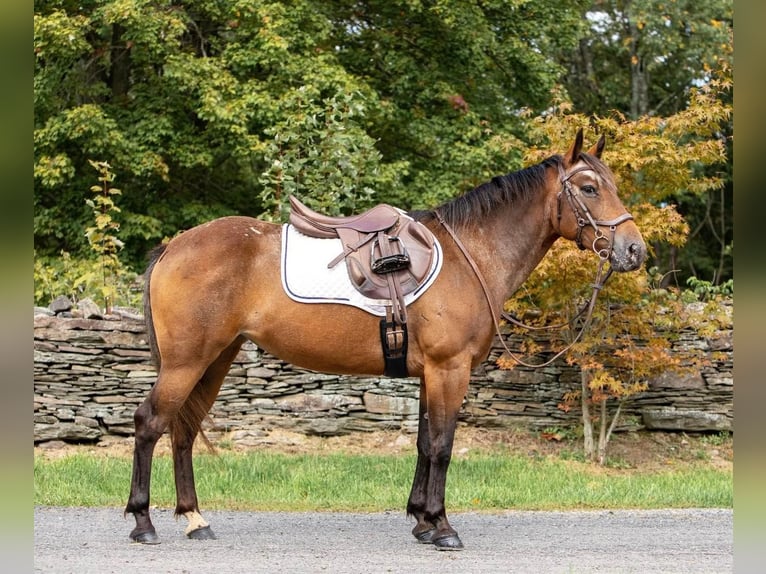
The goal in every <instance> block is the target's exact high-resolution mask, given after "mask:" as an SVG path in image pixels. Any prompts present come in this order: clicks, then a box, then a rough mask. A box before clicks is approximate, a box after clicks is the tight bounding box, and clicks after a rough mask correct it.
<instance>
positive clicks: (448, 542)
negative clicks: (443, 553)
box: [431, 534, 463, 550]
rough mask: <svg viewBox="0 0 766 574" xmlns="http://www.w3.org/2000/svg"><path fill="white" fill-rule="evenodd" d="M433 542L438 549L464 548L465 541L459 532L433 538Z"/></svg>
mask: <svg viewBox="0 0 766 574" xmlns="http://www.w3.org/2000/svg"><path fill="white" fill-rule="evenodd" d="M431 543H432V544H433V545H434V546H436V549H437V550H462V549H463V543H462V542H461V541H460V538H459V537H458V535H457V534H447V535H446V536H441V537H439V538H432V539H431Z"/></svg>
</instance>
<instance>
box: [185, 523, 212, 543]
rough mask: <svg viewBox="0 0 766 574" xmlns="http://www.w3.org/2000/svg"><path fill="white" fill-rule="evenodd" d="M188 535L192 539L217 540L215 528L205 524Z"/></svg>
mask: <svg viewBox="0 0 766 574" xmlns="http://www.w3.org/2000/svg"><path fill="white" fill-rule="evenodd" d="M186 536H188V537H189V538H191V539H192V540H216V537H215V534H214V533H213V529H212V528H210V527H209V526H203V527H202V528H197V529H196V530H192V531H191V532H189V533H188V534H187V535H186Z"/></svg>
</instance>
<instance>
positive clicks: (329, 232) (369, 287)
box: [289, 196, 436, 376]
mask: <svg viewBox="0 0 766 574" xmlns="http://www.w3.org/2000/svg"><path fill="white" fill-rule="evenodd" d="M290 206H291V211H290V219H289V222H290V224H291V225H293V226H294V227H295V229H297V230H298V231H300V232H301V233H303V234H304V235H308V236H310V237H318V238H325V239H328V238H336V237H337V238H340V240H341V244H342V245H343V251H342V252H341V253H339V254H338V256H337V257H335V258H334V259H333V260H331V261H329V262H328V264H327V266H328V267H329V268H332V267H334V266H335V265H337V264H339V263H340V262H341V261H342V260H345V262H346V270H347V272H348V275H349V278H350V279H351V283H352V284H353V285H354V287H355V288H356V289H357V291H359V292H360V293H361V294H362V295H364V296H365V297H368V298H370V299H378V300H385V301H389V302H390V313H387V320H383V321H382V323H381V340H382V343H383V350H384V355H385V356H386V364H387V374H388V371H389V368H388V367H389V359H390V358H391V356H393V357H395V358H396V356H397V353H400V355H403V358H402V357H401V356H399V359H400V364H401V363H402V361H404V360H405V359H406V344H407V343H406V323H407V307H406V305H405V303H404V296H405V295H407V294H409V293H412V292H413V291H415V290H416V289H417V288H418V287H420V286H421V285H422V284H423V283H424V282H425V281H426V280H427V279H428V277H429V275H430V273H431V271H432V263H433V258H434V257H435V249H436V247H435V245H436V239H435V238H434V236H433V234H432V233H431V231H430V230H429V229H428V228H427V227H425V226H424V225H423V224H421V223H419V222H417V221H415V220H414V219H413V218H412V217H410V216H408V215H407V214H406V213H404V212H403V211H401V210H399V209H397V208H395V207H392V206H390V205H387V204H379V205H376V206H375V207H373V208H371V209H369V210H368V211H365V212H364V213H361V214H359V215H354V216H350V217H332V216H328V215H322V214H320V213H316V212H315V211H312V210H311V209H309V208H308V207H306V206H305V205H304V204H303V203H301V202H300V201H299V200H298V199H296V198H295V197H293V196H290ZM402 349H403V351H402ZM404 369H405V371H406V365H405V367H404ZM396 376H406V374H404V375H402V374H399V375H396Z"/></svg>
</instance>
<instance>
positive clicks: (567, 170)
mask: <svg viewBox="0 0 766 574" xmlns="http://www.w3.org/2000/svg"><path fill="white" fill-rule="evenodd" d="M604 142H605V140H604V136H601V138H600V139H599V141H598V143H597V144H596V145H594V146H593V147H592V148H591V149H589V150H588V151H587V152H583V151H582V144H583V135H582V130H580V131H578V132H577V137H576V138H575V141H574V143H573V144H572V147H571V148H570V149H569V151H568V152H567V153H566V155H565V156H564V158H563V160H562V161H561V163H559V164H558V170H559V173H558V186H559V189H560V191H558V196H557V206H556V210H555V214H554V217H555V218H556V222H555V224H554V225H556V229H558V233H559V235H561V236H562V237H564V238H566V239H570V240H573V241H575V242H576V243H577V245H578V247H580V249H585V248H590V249H592V250H593V251H594V252H596V254H597V255H598V256H599V257H601V258H602V259H609V262H610V263H611V265H612V268H613V269H614V270H615V271H633V270H635V269H638V268H639V267H640V266H641V264H642V263H643V262H644V259H645V258H646V244H645V243H644V240H643V238H642V237H641V232H639V230H638V227H636V224H635V223H634V222H633V216H631V215H630V213H628V212H627V210H626V209H625V206H624V205H623V204H622V202H621V201H620V198H619V197H618V196H617V185H616V184H615V182H614V175H613V174H612V172H611V170H610V169H609V168H608V167H606V165H605V164H604V163H603V162H602V161H601V153H602V152H603V151H604Z"/></svg>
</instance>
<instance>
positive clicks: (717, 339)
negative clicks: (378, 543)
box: [34, 309, 734, 444]
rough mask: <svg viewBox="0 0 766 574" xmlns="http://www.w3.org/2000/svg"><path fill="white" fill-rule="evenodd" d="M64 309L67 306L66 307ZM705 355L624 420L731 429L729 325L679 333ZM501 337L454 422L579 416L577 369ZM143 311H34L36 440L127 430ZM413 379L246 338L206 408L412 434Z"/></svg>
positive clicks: (244, 428)
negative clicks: (516, 361) (282, 354)
mask: <svg viewBox="0 0 766 574" xmlns="http://www.w3.org/2000/svg"><path fill="white" fill-rule="evenodd" d="M67 315H70V316H67ZM688 347H693V348H696V349H700V350H702V351H704V352H705V353H706V354H708V360H707V361H705V363H706V364H705V366H703V367H702V368H701V369H700V370H698V371H695V372H692V373H684V374H676V373H672V372H668V373H665V374H664V375H662V376H659V377H656V378H655V379H653V380H651V381H650V383H649V390H648V391H646V392H644V393H641V394H640V395H637V396H636V397H635V398H634V399H632V400H631V401H630V402H629V403H628V404H627V405H626V407H625V409H624V415H623V416H622V418H621V420H622V423H621V428H622V429H630V430H632V429H640V428H646V429H652V430H668V431H721V430H726V431H728V430H731V429H732V416H733V391H734V380H733V374H732V356H733V348H732V330H731V329H727V330H722V331H719V332H717V333H716V334H715V335H714V336H712V337H710V338H700V337H698V336H696V335H695V334H694V333H692V332H681V333H679V334H678V337H677V339H676V341H675V342H674V348H675V349H678V350H679V351H681V350H683V349H684V348H688ZM500 353H501V348H500V344H499V343H497V342H496V344H495V346H494V347H493V350H492V352H491V353H490V356H489V358H488V360H487V361H485V362H484V363H483V364H482V365H481V366H480V367H479V368H477V369H475V370H474V372H473V373H472V378H471V385H470V387H469V390H468V396H467V397H466V400H465V401H464V404H463V408H462V410H461V420H463V421H464V422H465V423H467V424H469V425H472V426H484V427H522V428H523V427H526V428H545V427H555V426H558V427H566V426H572V425H576V424H579V417H580V413H579V411H578V410H576V409H572V410H571V411H569V412H564V411H562V410H560V409H559V408H558V405H559V404H560V403H561V401H562V397H563V394H564V393H565V392H566V391H568V390H574V389H577V388H579V384H580V381H579V371H578V370H577V369H576V368H575V367H570V366H567V365H566V364H565V363H564V362H563V361H558V362H556V363H554V364H552V365H550V366H549V367H546V368H543V369H539V370H532V369H526V368H519V367H517V368H516V370H514V371H506V370H501V369H499V368H498V367H497V366H496V365H495V360H496V359H497V357H499V356H500ZM154 380H155V370H154V367H153V366H152V364H151V360H150V355H149V349H148V345H147V340H146V336H145V329H144V324H143V320H142V319H141V318H140V317H131V316H119V317H113V318H111V319H86V318H82V317H72V316H71V313H69V312H67V311H64V312H63V313H60V314H58V315H54V314H53V311H51V310H49V309H37V310H36V312H35V318H34V423H35V425H34V429H35V430H34V440H35V442H36V443H38V442H43V441H49V440H65V441H70V442H91V441H98V440H99V439H100V438H101V437H103V436H105V435H120V436H127V435H132V434H133V412H134V411H135V409H136V407H137V406H138V405H139V404H140V402H141V401H143V399H144V398H145V397H146V395H147V393H148V392H149V389H150V388H151V386H152V385H153V384H154ZM417 416H418V381H417V380H416V379H388V378H384V377H351V376H338V375H326V374H320V373H314V372H310V371H306V370H303V369H300V368H297V367H295V366H292V365H290V364H287V363H285V362H284V361H281V360H279V359H276V358H274V357H273V356H270V355H268V354H267V353H265V352H262V351H260V350H259V349H258V348H257V347H255V345H253V344H252V343H249V342H248V343H246V344H245V345H244V346H243V348H242V350H241V351H240V353H239V355H238V356H237V359H236V360H235V362H234V364H233V365H232V368H231V371H230V372H229V375H228V376H227V378H226V380H225V382H224V385H223V388H222V389H221V392H220V394H219V396H218V399H217V400H216V402H215V405H214V407H213V409H212V411H211V418H212V425H213V426H212V428H209V432H210V431H213V432H215V431H218V432H221V433H231V434H230V435H228V436H230V438H231V439H233V440H234V441H236V442H239V443H243V444H246V443H247V442H248V440H251V441H253V440H255V441H257V438H258V437H259V436H260V435H263V434H264V433H265V432H268V431H269V430H271V429H274V428H281V429H289V430H294V431H299V432H303V433H306V434H317V435H337V434H344V433H348V432H352V431H373V430H377V429H401V430H403V431H405V432H416V430H417Z"/></svg>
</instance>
